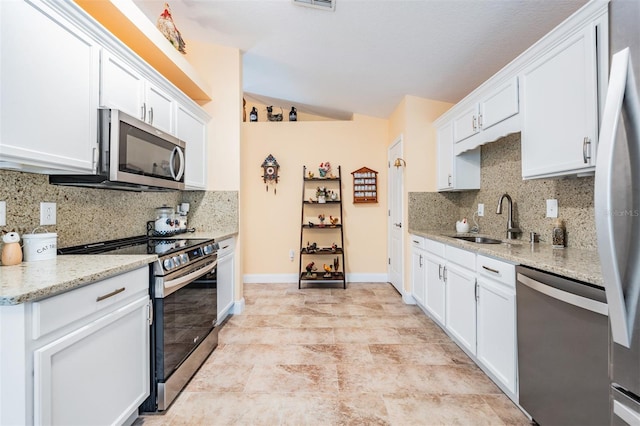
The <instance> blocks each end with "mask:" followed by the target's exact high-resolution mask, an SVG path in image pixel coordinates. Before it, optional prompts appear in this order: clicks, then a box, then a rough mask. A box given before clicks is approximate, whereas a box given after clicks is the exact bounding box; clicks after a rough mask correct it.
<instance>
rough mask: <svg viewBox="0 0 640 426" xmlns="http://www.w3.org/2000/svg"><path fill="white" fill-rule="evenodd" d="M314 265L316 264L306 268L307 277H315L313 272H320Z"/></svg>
mask: <svg viewBox="0 0 640 426" xmlns="http://www.w3.org/2000/svg"><path fill="white" fill-rule="evenodd" d="M314 265H315V262H311V263H309V264H308V265H307V267H306V268H305V269H306V270H307V277H310V276H312V275H313V271H317V270H318V268H316V267H315V266H314Z"/></svg>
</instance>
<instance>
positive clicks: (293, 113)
mask: <svg viewBox="0 0 640 426" xmlns="http://www.w3.org/2000/svg"><path fill="white" fill-rule="evenodd" d="M289 121H298V110H296V107H291V111H290V112H289Z"/></svg>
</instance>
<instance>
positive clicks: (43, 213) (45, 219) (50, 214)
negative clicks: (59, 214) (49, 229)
mask: <svg viewBox="0 0 640 426" xmlns="http://www.w3.org/2000/svg"><path fill="white" fill-rule="evenodd" d="M55 224H56V203H40V225H55Z"/></svg>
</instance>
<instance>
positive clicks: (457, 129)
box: [453, 103, 480, 142]
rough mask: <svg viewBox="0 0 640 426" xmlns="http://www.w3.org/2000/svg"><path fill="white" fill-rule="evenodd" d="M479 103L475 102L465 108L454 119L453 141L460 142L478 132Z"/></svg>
mask: <svg viewBox="0 0 640 426" xmlns="http://www.w3.org/2000/svg"><path fill="white" fill-rule="evenodd" d="M479 130H480V129H479V128H478V104H477V103H474V104H472V105H471V106H469V107H467V108H466V109H464V110H463V111H462V112H461V113H460V115H458V116H456V118H454V119H453V136H454V138H453V141H454V142H460V141H461V140H464V139H466V138H468V137H469V136H473V135H475V134H476V133H478V131H479Z"/></svg>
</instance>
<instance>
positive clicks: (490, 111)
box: [478, 77, 520, 131]
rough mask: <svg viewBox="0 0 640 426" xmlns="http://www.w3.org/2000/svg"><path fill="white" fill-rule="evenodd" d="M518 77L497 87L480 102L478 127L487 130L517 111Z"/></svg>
mask: <svg viewBox="0 0 640 426" xmlns="http://www.w3.org/2000/svg"><path fill="white" fill-rule="evenodd" d="M519 105H520V104H519V100H518V77H513V78H511V79H509V81H507V82H505V83H504V84H502V85H500V86H498V87H496V88H495V90H493V91H492V92H491V93H489V94H488V95H487V96H486V97H485V98H483V99H482V100H481V101H480V105H479V110H480V115H479V116H478V127H479V128H480V129H481V130H483V131H484V130H487V129H489V128H491V127H493V126H494V125H496V124H498V123H500V122H502V121H504V120H506V119H507V118H509V117H512V116H514V115H516V114H517V113H518V111H519Z"/></svg>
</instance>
